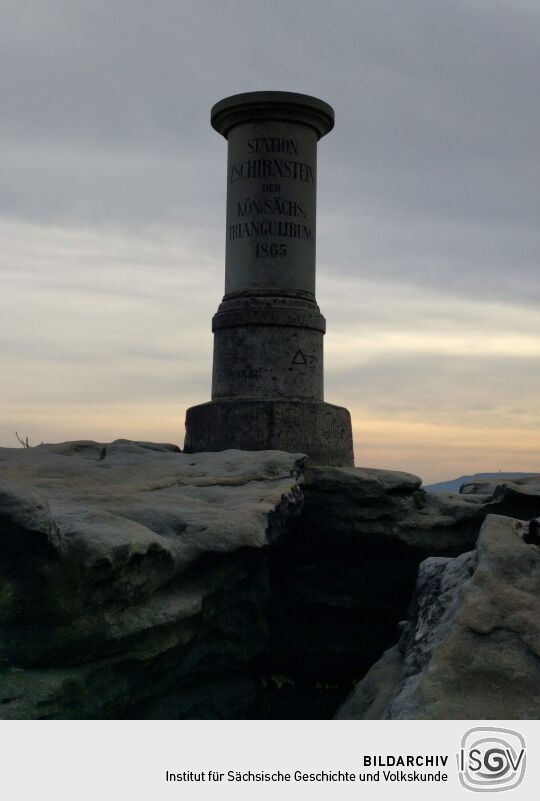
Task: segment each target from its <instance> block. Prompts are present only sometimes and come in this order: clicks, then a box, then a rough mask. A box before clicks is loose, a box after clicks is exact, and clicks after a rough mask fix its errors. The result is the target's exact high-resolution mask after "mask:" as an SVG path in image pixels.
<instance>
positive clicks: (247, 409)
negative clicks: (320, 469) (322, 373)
mask: <svg viewBox="0 0 540 801" xmlns="http://www.w3.org/2000/svg"><path fill="white" fill-rule="evenodd" d="M229 448H237V449H239V450H245V451H264V450H278V451H289V452H292V453H305V454H307V455H308V456H309V461H310V464H316V465H333V466H336V467H353V466H354V454H353V443H352V428H351V416H350V414H349V412H348V411H347V409H344V408H343V407H342V406H334V405H333V404H331V403H324V402H322V401H301V400H299V401H289V400H284V401H281V400H230V401H225V400H224V401H210V402H209V403H201V404H200V405H199V406H192V407H191V408H190V409H188V410H187V412H186V437H185V442H184V452H185V453H199V452H201V451H224V450H227V449H229Z"/></svg>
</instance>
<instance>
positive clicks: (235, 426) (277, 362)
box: [184, 92, 354, 465]
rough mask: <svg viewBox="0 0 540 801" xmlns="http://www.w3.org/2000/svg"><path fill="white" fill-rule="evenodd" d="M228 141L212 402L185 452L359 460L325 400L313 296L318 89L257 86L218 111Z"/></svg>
mask: <svg viewBox="0 0 540 801" xmlns="http://www.w3.org/2000/svg"><path fill="white" fill-rule="evenodd" d="M211 123H212V126H213V128H215V130H216V131H218V132H219V133H220V134H222V135H223V136H224V137H225V138H226V139H227V141H228V166H227V232H226V243H227V244H226V258H225V296H224V298H223V301H222V303H221V305H220V306H219V308H218V311H217V313H216V314H215V315H214V318H213V322H212V330H213V332H214V367H213V376H212V400H211V401H210V402H209V403H203V404H201V405H199V406H193V407H192V408H191V409H188V410H187V414H186V438H185V444H184V450H185V451H186V452H187V453H196V452H198V451H221V450H225V449H227V448H240V449H243V450H252V451H253V450H266V449H274V450H284V451H292V452H301V453H306V454H308V455H309V457H310V463H311V464H325V465H353V464H354V457H353V446H352V431H351V419H350V415H349V412H348V411H347V409H344V408H342V407H340V406H334V405H332V404H330V403H325V402H324V396H323V335H324V333H325V319H324V317H323V316H322V315H321V313H320V311H319V307H318V306H317V302H316V300H315V209H316V186H317V142H318V140H319V139H320V138H321V137H322V136H324V135H325V134H327V133H328V132H329V131H331V130H332V128H333V126H334V111H333V109H332V108H331V106H329V105H328V104H327V103H324V102H323V101H322V100H318V99H317V98H315V97H309V96H307V95H301V94H296V93H292V92H248V93H245V94H240V95H234V96H233V97H227V98H225V99H224V100H221V101H220V102H219V103H217V104H216V105H215V106H214V107H213V108H212V112H211Z"/></svg>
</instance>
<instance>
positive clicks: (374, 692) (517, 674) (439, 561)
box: [338, 515, 540, 719]
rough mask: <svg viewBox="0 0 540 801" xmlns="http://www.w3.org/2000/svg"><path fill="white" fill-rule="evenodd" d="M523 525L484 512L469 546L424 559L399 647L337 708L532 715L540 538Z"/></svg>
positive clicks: (537, 663) (537, 705) (539, 682)
mask: <svg viewBox="0 0 540 801" xmlns="http://www.w3.org/2000/svg"><path fill="white" fill-rule="evenodd" d="M527 531H528V524H527V523H525V522H523V521H520V520H515V519H511V518H507V517H502V516H498V515H490V516H489V517H487V519H486V521H485V522H484V524H483V526H482V530H481V533H480V537H479V539H478V544H477V547H476V550H475V551H474V552H472V553H467V554H462V555H461V556H459V557H457V558H455V559H444V558H435V559H433V558H431V559H427V560H426V561H425V562H424V563H423V564H422V566H421V569H420V573H419V578H418V585H417V592H416V596H415V599H414V602H413V605H412V609H411V617H410V620H409V622H408V624H407V627H406V629H405V632H404V634H403V636H402V638H401V641H400V644H399V648H397V647H394V648H393V649H391V651H388V652H387V653H386V654H385V655H384V657H383V659H382V660H380V661H379V662H378V663H377V664H376V665H375V666H374V667H373V668H372V669H371V670H370V671H369V673H368V674H367V676H366V677H365V678H364V679H363V680H362V681H361V682H360V684H359V685H358V686H357V687H356V689H355V691H354V693H353V695H352V696H351V697H350V698H349V699H348V700H347V701H346V703H345V704H344V705H343V707H342V709H341V710H340V713H339V714H338V717H342V718H350V717H354V718H372V717H378V718H385V719H414V718H422V719H461V718H463V719H467V718H471V719H514V718H516V719H537V718H538V717H539V716H540V692H539V689H538V688H539V686H540V548H539V547H538V546H537V545H534V544H527V542H526V540H527V536H526V535H527Z"/></svg>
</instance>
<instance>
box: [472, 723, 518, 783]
mask: <svg viewBox="0 0 540 801" xmlns="http://www.w3.org/2000/svg"><path fill="white" fill-rule="evenodd" d="M525 749H526V746H525V739H524V738H523V737H522V736H521V734H519V732H517V731H512V729H498V728H488V727H485V726H478V727H476V728H474V729H469V731H467V732H465V734H464V735H463V737H462V738H461V748H460V751H459V753H458V754H457V760H458V772H459V780H460V782H461V784H462V785H463V787H465V788H466V789H467V790H474V791H476V792H490V793H493V792H497V791H502V790H512V789H513V788H514V787H517V786H518V784H521V782H522V781H523V777H524V775H525V764H526V758H527V757H526V753H525Z"/></svg>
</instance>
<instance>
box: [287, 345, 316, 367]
mask: <svg viewBox="0 0 540 801" xmlns="http://www.w3.org/2000/svg"><path fill="white" fill-rule="evenodd" d="M317 362H318V359H317V357H316V356H310V355H307V354H305V353H302V351H301V350H297V351H296V353H295V354H294V356H293V360H292V362H291V364H292V365H294V366H295V367H297V366H301V367H309V368H310V369H314V368H315V367H316V366H317ZM289 369H292V368H289Z"/></svg>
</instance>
